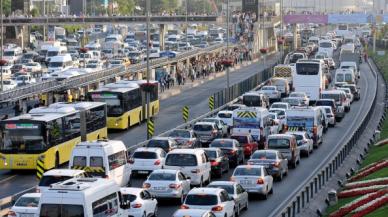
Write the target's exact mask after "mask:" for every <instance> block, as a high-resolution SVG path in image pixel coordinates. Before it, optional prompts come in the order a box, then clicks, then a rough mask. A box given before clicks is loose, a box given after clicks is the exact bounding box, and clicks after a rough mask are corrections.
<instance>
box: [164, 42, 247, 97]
mask: <svg viewBox="0 0 388 217" xmlns="http://www.w3.org/2000/svg"><path fill="white" fill-rule="evenodd" d="M251 60H252V53H251V50H249V49H248V48H246V47H245V46H241V47H238V48H234V49H233V51H231V52H230V55H229V57H228V55H227V54H226V53H224V54H222V55H220V56H218V57H211V58H202V59H198V60H194V61H192V62H190V63H189V64H188V65H187V64H179V65H178V67H177V69H176V73H175V76H174V75H172V74H171V73H166V74H165V75H164V76H162V77H161V78H159V84H160V91H161V92H164V91H165V90H167V89H170V88H171V87H173V86H174V85H175V84H176V85H185V83H186V82H187V81H188V80H190V81H191V82H194V81H195V80H198V79H205V78H207V77H208V76H209V75H211V74H214V73H219V72H222V71H224V70H226V67H233V66H235V65H237V64H241V63H243V62H245V61H251Z"/></svg>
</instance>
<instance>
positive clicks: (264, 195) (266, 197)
mask: <svg viewBox="0 0 388 217" xmlns="http://www.w3.org/2000/svg"><path fill="white" fill-rule="evenodd" d="M262 198H263V200H267V199H268V192H266V193H265V194H263V195H262Z"/></svg>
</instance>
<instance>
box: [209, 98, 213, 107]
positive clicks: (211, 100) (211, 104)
mask: <svg viewBox="0 0 388 217" xmlns="http://www.w3.org/2000/svg"><path fill="white" fill-rule="evenodd" d="M209 109H210V110H213V109H214V96H211V97H209Z"/></svg>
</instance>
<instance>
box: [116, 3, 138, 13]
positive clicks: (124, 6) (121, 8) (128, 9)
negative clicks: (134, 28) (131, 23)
mask: <svg viewBox="0 0 388 217" xmlns="http://www.w3.org/2000/svg"><path fill="white" fill-rule="evenodd" d="M115 2H116V3H117V5H118V12H119V13H120V14H121V15H130V14H132V13H133V11H134V10H135V1H134V0H115Z"/></svg>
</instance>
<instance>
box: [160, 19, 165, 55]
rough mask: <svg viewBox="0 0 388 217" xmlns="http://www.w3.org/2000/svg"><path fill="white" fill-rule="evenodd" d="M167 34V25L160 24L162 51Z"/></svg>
mask: <svg viewBox="0 0 388 217" xmlns="http://www.w3.org/2000/svg"><path fill="white" fill-rule="evenodd" d="M165 34H166V25H164V24H159V46H160V50H164V36H165Z"/></svg>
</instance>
